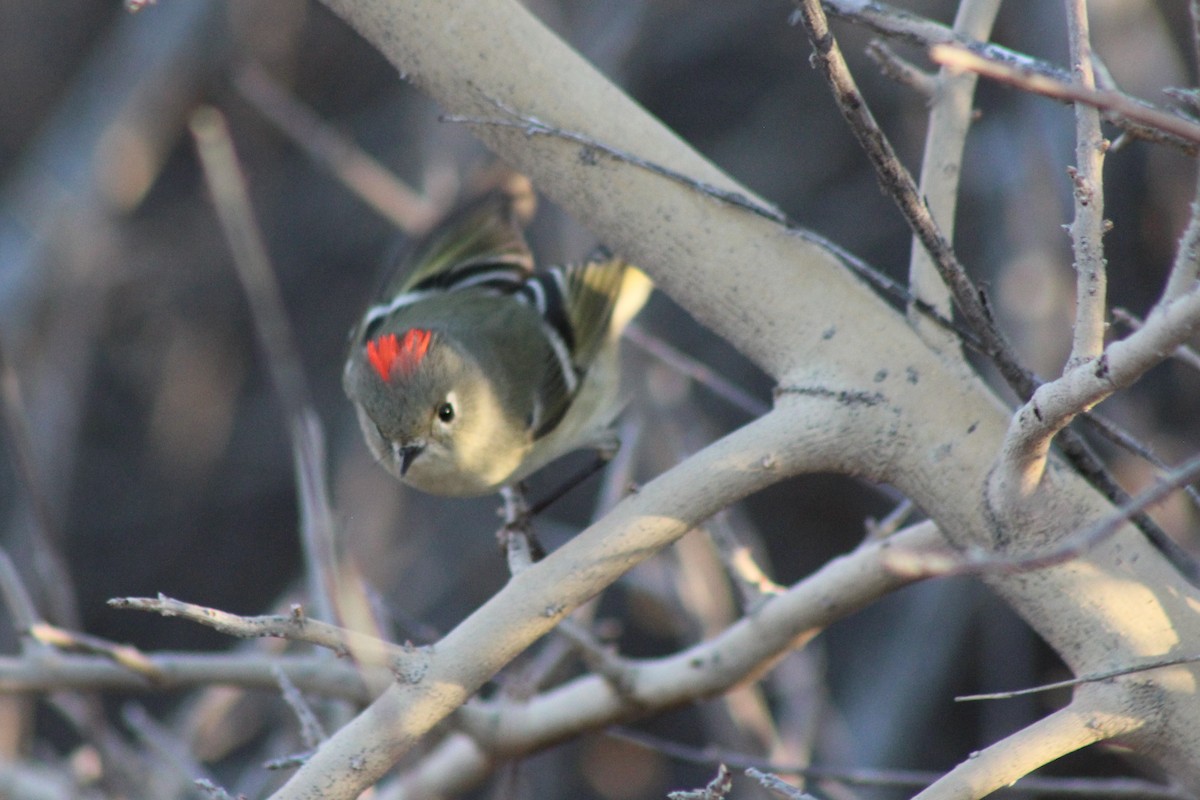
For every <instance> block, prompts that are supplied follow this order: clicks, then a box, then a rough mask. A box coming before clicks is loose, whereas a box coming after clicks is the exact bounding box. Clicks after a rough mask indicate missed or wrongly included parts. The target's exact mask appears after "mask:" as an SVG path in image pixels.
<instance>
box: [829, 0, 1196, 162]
mask: <svg viewBox="0 0 1200 800" xmlns="http://www.w3.org/2000/svg"><path fill="white" fill-rule="evenodd" d="M823 5H824V7H825V9H826V10H827V11H828V13H829V15H830V16H833V17H836V18H839V19H844V20H847V21H849V22H853V23H856V24H859V25H861V26H863V27H866V28H868V29H869V30H871V31H873V32H874V33H877V34H879V35H880V36H885V37H887V38H890V39H894V40H897V41H902V42H905V43H907V44H911V45H914V46H916V47H920V48H923V49H928V48H930V47H931V46H933V45H937V44H954V45H958V46H959V47H964V48H966V49H968V50H970V51H971V52H973V53H976V54H978V55H980V56H983V57H984V58H987V59H988V60H990V61H993V62H996V63H1002V64H1011V65H1013V66H1014V67H1017V68H1020V69H1024V70H1027V71H1029V72H1030V73H1032V74H1036V75H1043V76H1046V77H1048V78H1052V79H1054V80H1057V81H1060V82H1063V83H1069V82H1070V81H1071V76H1070V74H1068V73H1067V72H1065V71H1063V70H1062V69H1061V68H1059V67H1058V66H1055V65H1053V64H1050V63H1047V62H1045V61H1042V60H1040V59H1036V58H1032V57H1030V56H1028V55H1026V54H1024V53H1019V52H1017V51H1015V50H1010V49H1008V48H1006V47H1001V46H1000V45H997V44H992V43H991V42H980V41H976V40H970V39H964V38H962V37H960V36H958V35H957V34H955V32H954V31H953V30H951V29H950V28H948V27H947V26H945V25H943V24H941V23H940V22H934V21H933V20H930V19H927V18H925V17H921V16H918V15H916V14H913V13H911V12H908V11H905V10H901V9H899V8H896V7H895V6H890V5H888V4H887V3H883V2H879V0H872V2H869V3H866V2H863V0H823ZM1126 99H1127V102H1129V103H1134V104H1136V103H1138V102H1139V101H1137V100H1135V99H1133V98H1131V97H1128V96H1126ZM1101 111H1102V113H1103V114H1104V119H1105V121H1106V122H1110V123H1112V124H1113V125H1116V126H1117V127H1119V128H1121V129H1122V130H1123V131H1125V134H1126V135H1127V136H1130V137H1135V138H1138V139H1144V140H1147V141H1152V142H1158V143H1161V144H1166V145H1170V146H1172V147H1177V148H1179V149H1181V150H1183V151H1184V152H1185V153H1187V154H1189V155H1195V154H1196V151H1197V147H1196V145H1195V144H1193V143H1192V142H1190V141H1187V140H1184V139H1181V138H1179V137H1177V136H1174V135H1171V134H1164V133H1163V132H1161V131H1160V130H1159V129H1158V128H1155V127H1152V126H1147V125H1145V124H1143V123H1141V122H1139V121H1137V120H1135V119H1131V118H1129V117H1125V116H1122V115H1121V114H1119V113H1117V112H1115V111H1110V110H1107V109H1101Z"/></svg>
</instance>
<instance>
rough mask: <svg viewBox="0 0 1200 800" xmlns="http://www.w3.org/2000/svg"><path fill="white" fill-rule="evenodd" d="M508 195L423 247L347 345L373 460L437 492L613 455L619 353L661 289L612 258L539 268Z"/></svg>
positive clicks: (495, 197) (347, 374) (526, 208)
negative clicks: (576, 457) (587, 453)
mask: <svg viewBox="0 0 1200 800" xmlns="http://www.w3.org/2000/svg"><path fill="white" fill-rule="evenodd" d="M512 185H513V183H512V182H510V184H509V187H508V188H497V189H493V190H491V191H489V192H487V193H485V194H484V195H482V196H481V197H479V198H477V199H476V200H474V201H473V202H470V203H468V204H467V205H465V206H464V207H462V208H461V209H460V210H458V211H457V212H454V213H452V214H450V215H449V216H448V217H447V218H446V220H445V221H444V222H442V223H440V224H439V225H437V226H436V227H435V228H434V229H433V230H432V231H431V232H430V233H429V234H428V235H426V236H425V237H424V238H423V239H422V240H421V241H420V242H419V243H418V244H417V245H416V246H415V247H414V248H413V250H412V251H411V252H410V253H409V255H408V256H407V257H406V258H404V259H402V260H401V261H400V265H399V268H398V269H396V270H395V273H394V274H393V275H392V277H391V279H390V280H388V281H387V282H386V284H385V286H384V290H383V292H382V293H381V294H380V295H379V297H377V299H376V300H375V302H374V303H372V304H371V305H370V306H369V307H368V308H367V310H366V313H365V314H364V315H363V316H362V319H361V320H360V321H359V322H358V324H357V325H355V326H354V328H353V330H352V332H351V336H350V348H349V354H348V356H347V359H346V364H345V369H344V371H343V381H342V382H343V387H344V389H345V392H346V394H347V396H348V397H349V398H350V400H351V401H352V402H353V404H354V407H355V410H356V413H357V417H358V421H359V426H360V427H361V429H362V434H363V437H364V438H365V440H366V443H367V446H368V448H369V449H370V451H371V452H372V453H373V454H374V456H375V458H376V460H377V461H378V462H379V463H380V464H382V465H383V467H384V468H385V469H387V470H388V471H389V472H390V473H391V474H392V475H394V476H395V477H397V478H398V479H399V480H400V481H402V482H403V483H405V484H407V485H409V486H412V487H414V488H416V489H418V490H421V491H423V492H427V493H430V494H435V495H445V496H456V497H471V496H481V495H486V494H490V493H493V492H501V493H504V492H505V491H506V490H510V489H511V488H512V487H514V486H517V485H518V484H519V482H521V481H522V480H523V479H525V478H526V477H527V476H529V475H531V474H533V473H534V472H536V471H537V470H539V469H541V468H542V467H544V466H546V465H547V464H549V463H551V462H552V461H555V460H556V459H558V458H560V457H561V456H564V455H566V454H568V453H570V452H572V451H575V450H580V449H592V450H595V451H596V452H598V453H599V454H600V455H601V456H602V457H611V455H612V454H613V453H615V452H616V449H617V447H618V445H619V442H618V440H617V437H616V434H615V433H614V431H613V429H612V424H613V422H614V420H615V418H616V416H617V415H618V414H619V412H620V410H621V407H622V404H621V396H620V380H619V379H620V363H619V340H620V336H621V333H622V331H623V330H624V328H625V327H626V326H627V325H628V323H629V322H630V321H631V320H632V319H633V317H634V316H635V315H636V314H637V313H638V311H640V310H641V308H642V306H643V305H644V304H645V302H646V300H647V298H648V296H649V294H650V291H651V289H652V288H653V285H652V283H651V281H650V279H649V278H648V277H647V276H646V275H645V274H644V273H643V272H642V271H641V270H639V269H638V268H637V267H634V266H632V265H631V264H629V263H627V262H626V261H625V260H623V259H621V258H617V257H613V256H611V255H609V254H608V253H601V254H599V255H597V256H596V257H594V258H590V259H587V260H585V261H583V262H582V263H578V264H573V265H568V266H554V267H550V268H546V269H537V268H535V264H534V258H533V254H532V252H531V251H530V248H529V246H528V243H527V242H526V239H525V236H524V226H525V224H526V223H527V222H528V220H529V218H530V217H531V216H532V199H531V198H532V194H531V192H529V191H528V184H527V183H526V184H524V186H525V188H526V190H527V191H524V192H523V191H515V190H513V189H512V188H511V187H512ZM517 185H520V184H519V183H518V184H517ZM506 497H507V495H506Z"/></svg>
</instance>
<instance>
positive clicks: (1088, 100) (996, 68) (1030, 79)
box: [929, 44, 1200, 150]
mask: <svg viewBox="0 0 1200 800" xmlns="http://www.w3.org/2000/svg"><path fill="white" fill-rule="evenodd" d="M929 57H930V58H932V59H933V60H934V61H935V62H937V63H938V64H941V65H942V66H945V67H949V68H951V69H958V70H969V71H971V72H975V73H977V74H979V75H982V76H983V77H985V78H991V79H992V80H996V81H1001V82H1002V83H1007V84H1009V85H1011V86H1015V87H1017V88H1018V89H1022V90H1024V91H1027V92H1032V93H1034V94H1040V95H1043V96H1044V97H1050V98H1053V99H1055V100H1063V101H1065V102H1071V103H1085V104H1087V105H1089V106H1093V107H1095V108H1098V109H1100V110H1101V111H1108V112H1111V113H1114V114H1118V115H1120V116H1122V117H1124V118H1126V119H1130V120H1133V121H1134V122H1137V123H1138V124H1140V125H1143V126H1145V127H1148V128H1151V129H1153V130H1156V131H1159V132H1161V133H1165V134H1168V135H1170V136H1173V137H1177V138H1178V139H1181V140H1183V141H1185V142H1187V143H1188V146H1189V148H1191V149H1193V150H1194V149H1195V148H1196V146H1197V145H1200V124H1197V123H1195V122H1191V121H1189V120H1186V119H1184V118H1183V117H1180V116H1177V115H1175V114H1171V113H1168V112H1166V111H1163V110H1161V109H1158V108H1155V107H1154V106H1152V105H1149V104H1148V103H1144V102H1142V101H1141V100H1136V99H1134V98H1132V97H1130V96H1129V95H1127V94H1123V93H1121V92H1118V91H1115V90H1112V89H1091V88H1088V87H1085V86H1082V85H1080V84H1077V83H1072V82H1068V81H1062V80H1059V79H1057V78H1052V77H1049V76H1047V75H1043V74H1041V73H1037V72H1033V71H1032V70H1030V69H1027V68H1025V67H1022V66H1018V65H1015V64H1010V63H1004V62H1000V61H992V60H990V59H988V58H985V57H984V56H981V55H979V54H977V53H973V52H971V51H970V50H967V49H966V48H963V47H958V46H955V45H945V44H939V45H934V46H933V47H932V48H930V50H929Z"/></svg>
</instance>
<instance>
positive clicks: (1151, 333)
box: [989, 288, 1200, 505]
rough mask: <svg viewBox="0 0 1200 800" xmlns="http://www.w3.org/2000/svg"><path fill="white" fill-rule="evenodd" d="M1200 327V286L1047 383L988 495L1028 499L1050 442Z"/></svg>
mask: <svg viewBox="0 0 1200 800" xmlns="http://www.w3.org/2000/svg"><path fill="white" fill-rule="evenodd" d="M1197 326H1200V288H1198V289H1197V290H1194V291H1192V292H1191V293H1190V294H1188V295H1184V296H1183V297H1180V298H1178V299H1176V300H1175V301H1174V302H1171V303H1169V304H1167V305H1165V306H1163V305H1160V306H1157V307H1156V308H1155V309H1154V311H1153V312H1152V313H1151V315H1150V317H1149V319H1147V320H1146V323H1145V325H1144V326H1143V327H1142V328H1141V329H1140V330H1138V331H1135V332H1134V333H1132V334H1130V335H1129V336H1128V337H1126V338H1125V339H1122V340H1121V341H1118V342H1113V343H1112V344H1110V345H1109V346H1108V347H1107V348H1106V349H1105V351H1104V352H1103V353H1102V354H1101V355H1100V356H1099V357H1098V358H1095V359H1091V360H1089V361H1087V362H1085V363H1083V364H1080V365H1079V366H1077V367H1075V368H1074V369H1071V370H1069V371H1068V372H1066V373H1065V374H1064V375H1063V376H1062V377H1061V378H1059V379H1058V380H1056V381H1053V382H1051V383H1047V384H1043V385H1042V386H1041V387H1039V388H1038V390H1037V391H1036V392H1034V394H1033V397H1031V398H1030V400H1029V402H1028V403H1026V404H1025V405H1024V406H1022V407H1021V409H1020V410H1019V411H1018V412H1017V413H1016V414H1015V415H1014V416H1013V419H1012V422H1011V424H1010V426H1009V431H1008V435H1007V437H1006V439H1005V444H1004V451H1003V453H1002V455H1001V457H1000V461H999V464H998V467H997V469H996V470H995V471H994V472H993V475H992V480H991V489H989V494H990V496H991V497H993V499H994V501H995V502H997V503H999V504H1001V505H1002V504H1004V503H1007V502H1011V501H1012V500H1016V499H1019V498H1026V497H1029V496H1030V495H1031V494H1032V493H1033V492H1034V491H1035V490H1036V489H1037V487H1038V484H1039V482H1040V481H1041V478H1042V475H1043V472H1044V470H1045V464H1046V457H1047V455H1048V454H1049V451H1050V441H1051V439H1052V438H1053V437H1054V435H1055V434H1057V433H1058V432H1059V431H1061V430H1062V429H1063V428H1064V427H1065V426H1066V425H1067V424H1068V423H1069V422H1070V421H1071V420H1072V419H1074V418H1075V416H1077V415H1078V414H1080V413H1082V412H1083V411H1086V410H1088V409H1090V408H1092V407H1093V406H1094V405H1096V404H1097V403H1099V402H1100V401H1101V400H1104V399H1105V398H1107V397H1108V396H1110V395H1111V394H1112V393H1113V392H1115V391H1117V390H1119V389H1123V388H1125V387H1126V386H1129V385H1130V384H1132V383H1133V382H1134V381H1136V380H1137V379H1138V378H1140V377H1141V376H1142V375H1143V374H1144V373H1145V372H1146V371H1147V370H1149V369H1150V368H1151V367H1154V366H1155V365H1157V364H1159V363H1161V362H1162V361H1163V360H1164V359H1165V358H1167V357H1168V355H1169V354H1170V353H1172V352H1173V351H1174V350H1175V349H1176V348H1178V347H1179V346H1180V345H1181V344H1183V342H1184V341H1185V340H1187V338H1188V337H1189V336H1191V335H1192V333H1193V331H1195V330H1196V328H1197Z"/></svg>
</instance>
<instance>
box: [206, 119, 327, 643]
mask: <svg viewBox="0 0 1200 800" xmlns="http://www.w3.org/2000/svg"><path fill="white" fill-rule="evenodd" d="M191 130H192V135H193V137H194V138H195V140H196V145H197V149H198V150H199V153H200V160H201V162H202V164H203V166H204V174H205V177H206V179H207V181H208V185H209V190H210V192H211V193H212V197H213V204H214V205H215V206H216V210H217V216H218V217H219V219H220V221H221V226H222V228H223V229H224V232H225V238H226V239H227V241H228V243H229V248H230V250H231V251H232V253H233V263H234V266H235V267H236V268H237V274H238V278H239V280H240V281H241V283H242V287H243V289H244V290H245V292H246V298H247V300H248V301H249V303H250V308H251V310H252V312H253V314H252V317H253V321H254V326H255V330H256V331H257V333H258V338H259V345H260V346H261V347H262V351H263V354H264V356H265V360H266V362H267V369H268V370H269V372H270V374H271V378H272V381H273V382H274V384H275V391H276V393H277V394H278V395H279V399H280V402H281V403H282V404H283V407H284V410H285V412H286V415H287V419H288V421H289V427H290V429H291V431H290V432H291V434H292V444H293V452H294V455H295V459H296V465H297V466H296V471H297V474H298V482H299V487H298V489H299V492H300V497H301V511H302V518H303V521H304V522H305V524H303V525H301V539H302V541H303V544H304V554H305V560H306V566H307V573H308V578H309V587H308V589H309V595H310V599H311V602H312V603H313V605H314V607H315V608H316V612H317V616H319V617H321V618H322V619H327V620H330V621H336V620H337V619H338V617H337V607H336V598H337V594H338V593H337V584H336V580H337V559H336V553H335V548H334V542H333V531H332V526H333V523H332V515H331V514H330V512H329V507H330V503H329V500H328V496H327V491H328V489H327V481H326V479H325V473H324V470H325V465H324V463H323V460H322V459H323V456H324V453H323V446H322V444H321V443H320V437H319V426H318V425H317V422H316V420H317V417H316V414H315V413H314V412H313V411H312V407H313V406H312V402H311V401H310V399H309V397H310V395H309V392H308V387H307V385H306V382H305V379H304V372H303V369H302V368H301V366H300V358H299V356H298V355H297V352H296V346H295V343H294V339H293V336H292V333H291V327H290V325H289V324H288V321H287V314H286V312H285V311H284V306H283V299H282V296H281V292H280V290H279V284H278V282H277V281H276V279H275V275H274V272H273V270H272V268H271V261H270V256H269V255H268V253H267V247H266V244H265V243H264V242H263V239H262V233H261V231H260V229H259V227H258V224H257V222H256V221H255V219H254V210H253V208H252V206H251V204H250V197H249V193H248V191H247V189H246V183H245V179H244V177H243V174H242V171H241V168H240V167H239V165H238V160H237V154H236V152H235V151H234V148H233V142H232V140H231V138H230V135H229V129H228V127H227V126H226V123H225V119H224V117H223V116H222V115H221V112H219V111H218V110H216V109H215V108H211V107H204V108H201V109H199V110H198V111H196V112H195V113H194V114H193V115H192V119H191Z"/></svg>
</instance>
